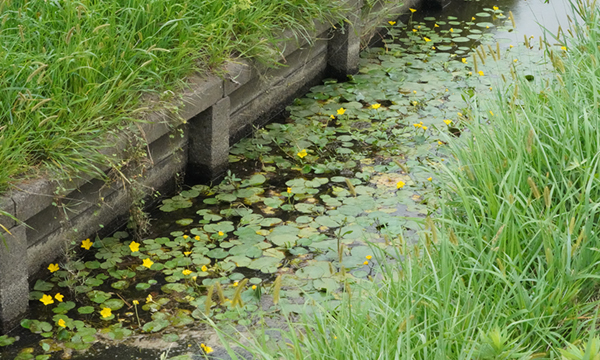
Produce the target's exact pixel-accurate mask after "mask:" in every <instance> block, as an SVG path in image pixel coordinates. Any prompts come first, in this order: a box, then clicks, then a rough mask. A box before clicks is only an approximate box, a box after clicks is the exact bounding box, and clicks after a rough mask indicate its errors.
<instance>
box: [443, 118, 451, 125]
mask: <svg viewBox="0 0 600 360" xmlns="http://www.w3.org/2000/svg"><path fill="white" fill-rule="evenodd" d="M444 124H446V125H450V124H452V120H450V119H446V120H444Z"/></svg>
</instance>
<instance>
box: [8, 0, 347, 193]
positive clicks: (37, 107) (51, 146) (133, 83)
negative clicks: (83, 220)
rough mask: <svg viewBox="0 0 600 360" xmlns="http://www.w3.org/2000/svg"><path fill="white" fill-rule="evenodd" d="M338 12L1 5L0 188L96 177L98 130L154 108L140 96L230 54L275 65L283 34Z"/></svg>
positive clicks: (315, 0)
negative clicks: (34, 179) (50, 178)
mask: <svg viewBox="0 0 600 360" xmlns="http://www.w3.org/2000/svg"><path fill="white" fill-rule="evenodd" d="M341 13H342V8H341V3H340V2H338V1H324V0H277V1H275V0H177V1H175V0H151V1H141V0H105V1H97V0H81V1H73V0H66V1H58V0H33V1H30V0H5V1H2V2H0V39H2V41H1V42H0V89H1V90H2V91H0V164H2V171H0V191H1V190H3V189H5V188H6V187H7V185H8V184H9V183H10V182H11V181H13V180H14V179H15V178H16V177H19V176H22V175H24V174H25V175H26V174H31V173H35V172H37V171H40V170H45V169H48V168H51V169H54V170H57V169H58V170H61V171H64V172H66V173H68V174H69V175H71V176H72V175H76V173H77V172H78V171H84V172H95V173H98V172H99V171H98V170H97V169H96V168H95V167H94V164H98V163H99V162H102V161H106V158H105V157H103V156H102V155H100V154H99V153H98V152H97V151H95V150H96V149H98V148H100V147H102V146H108V145H110V144H103V143H102V141H101V140H100V139H102V138H103V137H102V135H103V134H105V133H106V132H108V131H115V132H119V131H122V130H123V129H124V128H125V127H126V126H127V121H133V120H136V117H137V114H136V111H135V110H136V108H137V107H138V106H149V105H151V104H146V103H144V104H140V103H139V98H140V95H141V94H143V93H146V92H153V93H159V94H160V93H161V92H162V91H164V90H167V89H172V88H175V87H178V86H179V82H180V81H181V79H182V78H183V77H184V76H185V75H187V74H189V73H190V72H192V71H193V70H201V71H208V70H215V69H217V68H218V66H219V64H221V63H222V62H223V61H224V60H225V59H227V58H229V57H238V56H242V57H255V58H258V59H260V60H262V61H264V62H266V63H269V64H273V63H274V62H275V61H276V59H277V56H276V53H277V52H276V50H274V49H275V47H274V44H275V43H276V42H277V37H278V36H279V35H280V34H281V33H282V30H283V29H285V28H288V29H292V30H293V31H294V35H295V36H304V35H305V34H306V31H307V30H308V29H309V28H310V26H311V24H312V22H313V20H314V19H318V20H322V21H338V20H339V19H341ZM217 70H218V69H217Z"/></svg>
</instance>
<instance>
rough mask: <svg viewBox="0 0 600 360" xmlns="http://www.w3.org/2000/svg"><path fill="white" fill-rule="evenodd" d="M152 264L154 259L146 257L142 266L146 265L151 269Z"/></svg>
mask: <svg viewBox="0 0 600 360" xmlns="http://www.w3.org/2000/svg"><path fill="white" fill-rule="evenodd" d="M152 264H154V261H152V260H150V258H145V259H144V262H143V263H142V266H145V267H147V268H148V269H150V268H151V267H152Z"/></svg>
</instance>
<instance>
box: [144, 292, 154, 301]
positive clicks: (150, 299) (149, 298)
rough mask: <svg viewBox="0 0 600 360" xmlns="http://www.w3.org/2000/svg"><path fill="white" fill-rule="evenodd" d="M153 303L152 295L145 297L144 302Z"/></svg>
mask: <svg viewBox="0 0 600 360" xmlns="http://www.w3.org/2000/svg"><path fill="white" fill-rule="evenodd" d="M153 301H154V300H152V295H151V294H148V296H147V297H146V302H147V303H149V302H153Z"/></svg>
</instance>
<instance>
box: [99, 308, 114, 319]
mask: <svg viewBox="0 0 600 360" xmlns="http://www.w3.org/2000/svg"><path fill="white" fill-rule="evenodd" d="M100 315H102V318H103V319H106V318H107V317H110V316H111V315H112V311H111V310H110V308H107V307H105V308H104V309H102V311H100Z"/></svg>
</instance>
